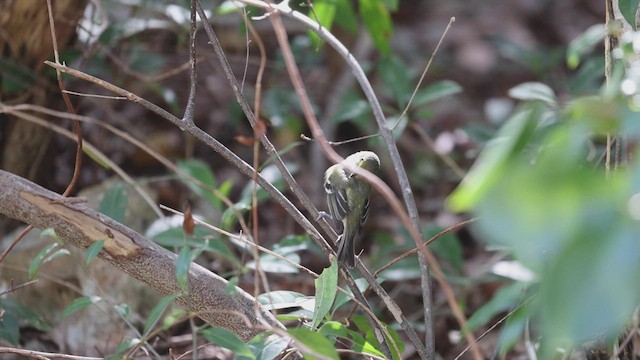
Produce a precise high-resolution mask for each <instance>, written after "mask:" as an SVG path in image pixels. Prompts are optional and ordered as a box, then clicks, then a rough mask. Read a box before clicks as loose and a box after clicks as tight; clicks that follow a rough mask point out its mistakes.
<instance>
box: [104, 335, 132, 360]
mask: <svg viewBox="0 0 640 360" xmlns="http://www.w3.org/2000/svg"><path fill="white" fill-rule="evenodd" d="M139 342H140V339H128V340H125V341H123V342H121V343H120V345H118V347H117V348H116V350H115V351H114V353H113V354H112V355H109V356H107V357H105V358H104V359H105V360H119V359H122V358H123V356H122V354H123V353H124V352H125V351H127V349H129V348H130V347H131V346H133V345H134V344H138V343H139Z"/></svg>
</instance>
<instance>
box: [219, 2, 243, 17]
mask: <svg viewBox="0 0 640 360" xmlns="http://www.w3.org/2000/svg"><path fill="white" fill-rule="evenodd" d="M245 6H246V5H245V4H243V3H241V2H240V1H235V0H225V1H223V2H222V4H220V6H218V7H217V8H216V13H218V14H221V15H225V14H231V13H236V12H237V11H238V10H241V9H243V8H244V7H245Z"/></svg>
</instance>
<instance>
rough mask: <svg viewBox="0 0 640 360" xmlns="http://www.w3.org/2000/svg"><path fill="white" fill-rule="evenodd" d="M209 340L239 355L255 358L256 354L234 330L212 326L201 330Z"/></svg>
mask: <svg viewBox="0 0 640 360" xmlns="http://www.w3.org/2000/svg"><path fill="white" fill-rule="evenodd" d="M200 333H201V334H202V336H204V338H205V339H207V341H210V342H212V343H214V344H216V345H218V346H221V347H223V348H225V349H229V350H231V351H233V353H234V354H235V355H236V356H238V355H241V356H245V357H248V358H250V359H255V358H256V357H255V355H254V354H253V352H252V351H251V349H250V348H249V346H247V345H246V344H245V343H244V342H243V341H242V340H240V338H239V337H238V336H237V335H236V334H234V333H233V332H231V331H229V330H227V329H225V328H222V327H210V328H207V329H204V330H202V331H201V332H200Z"/></svg>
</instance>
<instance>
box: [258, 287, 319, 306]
mask: <svg viewBox="0 0 640 360" xmlns="http://www.w3.org/2000/svg"><path fill="white" fill-rule="evenodd" d="M257 300H258V302H259V303H260V304H262V305H263V306H264V307H265V309H267V310H274V309H286V308H293V307H300V306H305V307H307V308H309V309H311V310H313V307H314V305H313V302H314V301H315V300H314V298H313V297H311V296H307V295H303V294H300V293H298V292H295V291H287V290H276V291H271V292H268V293H264V294H260V295H258V297H257ZM309 303H310V304H311V306H308V305H307V304H309Z"/></svg>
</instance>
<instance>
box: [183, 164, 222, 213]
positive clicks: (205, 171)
mask: <svg viewBox="0 0 640 360" xmlns="http://www.w3.org/2000/svg"><path fill="white" fill-rule="evenodd" d="M177 165H178V167H179V168H180V170H182V171H184V172H185V173H187V174H189V175H191V176H192V177H193V178H195V179H196V180H198V181H200V182H201V183H203V184H206V185H208V186H211V187H213V188H215V187H217V183H216V179H215V176H214V175H213V171H211V168H210V167H209V165H207V164H205V163H204V162H202V161H200V160H194V159H192V160H181V161H178V164H177ZM182 182H183V183H184V184H185V185H187V187H189V189H191V191H193V192H194V193H195V194H197V195H198V196H200V197H203V198H205V199H208V200H209V202H210V203H211V204H213V205H214V206H215V208H216V209H222V202H221V201H220V199H218V198H217V197H216V196H215V195H214V194H213V192H212V191H211V190H207V189H204V188H202V187H201V186H199V185H198V184H195V183H194V182H192V181H190V180H188V179H182Z"/></svg>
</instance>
